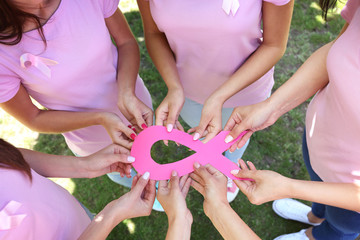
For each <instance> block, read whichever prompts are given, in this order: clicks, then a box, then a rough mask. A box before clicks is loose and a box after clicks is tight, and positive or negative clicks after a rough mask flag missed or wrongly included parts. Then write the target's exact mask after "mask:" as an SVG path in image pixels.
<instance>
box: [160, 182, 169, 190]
mask: <svg viewBox="0 0 360 240" xmlns="http://www.w3.org/2000/svg"><path fill="white" fill-rule="evenodd" d="M158 188H159V190H161V189H167V188H168V181H167V180H160V181H159V185H158Z"/></svg>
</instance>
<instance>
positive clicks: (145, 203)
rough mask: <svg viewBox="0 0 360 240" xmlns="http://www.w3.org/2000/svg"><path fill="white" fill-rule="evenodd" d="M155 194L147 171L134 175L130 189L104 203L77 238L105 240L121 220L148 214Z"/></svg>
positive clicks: (153, 184)
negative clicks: (140, 174)
mask: <svg viewBox="0 0 360 240" xmlns="http://www.w3.org/2000/svg"><path fill="white" fill-rule="evenodd" d="M155 195H156V192H155V181H154V180H149V173H145V174H144V175H142V176H141V177H140V176H135V177H134V179H133V183H132V187H131V191H130V192H128V193H126V194H125V195H123V196H122V197H120V198H119V199H117V200H114V201H112V202H110V203H109V204H108V205H106V207H105V208H104V209H103V210H102V211H101V212H100V213H99V214H97V215H96V216H95V218H94V220H93V221H92V222H91V223H90V225H89V226H88V227H87V228H86V229H85V231H84V232H83V233H82V234H81V236H80V237H79V240H101V239H104V240H105V239H106V238H107V236H108V235H109V233H110V232H111V230H112V229H113V228H114V227H116V225H118V224H119V223H120V222H121V221H123V220H125V219H128V218H135V217H141V216H149V215H150V213H151V208H152V206H153V204H154V200H155ZM124 238H126V237H124Z"/></svg>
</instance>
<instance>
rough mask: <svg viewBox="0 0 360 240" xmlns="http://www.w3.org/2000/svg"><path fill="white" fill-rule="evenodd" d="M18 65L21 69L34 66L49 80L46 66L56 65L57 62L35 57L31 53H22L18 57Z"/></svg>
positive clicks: (48, 69)
mask: <svg viewBox="0 0 360 240" xmlns="http://www.w3.org/2000/svg"><path fill="white" fill-rule="evenodd" d="M20 64H21V67H23V68H29V67H31V66H34V67H36V68H37V69H39V70H40V71H41V72H42V73H43V74H45V75H46V76H47V77H48V78H50V77H51V70H50V68H49V67H48V66H54V65H56V64H58V62H57V61H54V60H51V59H48V58H43V57H39V56H35V55H33V54H31V53H24V54H23V55H21V56H20Z"/></svg>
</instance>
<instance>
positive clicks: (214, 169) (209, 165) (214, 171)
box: [204, 164, 222, 175]
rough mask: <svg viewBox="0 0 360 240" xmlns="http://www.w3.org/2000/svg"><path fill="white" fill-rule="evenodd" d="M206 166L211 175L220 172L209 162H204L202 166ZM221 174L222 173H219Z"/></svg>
mask: <svg viewBox="0 0 360 240" xmlns="http://www.w3.org/2000/svg"><path fill="white" fill-rule="evenodd" d="M204 167H205V168H206V170H207V171H208V172H209V173H210V174H211V175H215V174H218V173H221V172H220V171H219V170H217V169H216V168H214V167H213V166H212V165H211V164H206V165H205V166H204ZM221 174H222V173H221Z"/></svg>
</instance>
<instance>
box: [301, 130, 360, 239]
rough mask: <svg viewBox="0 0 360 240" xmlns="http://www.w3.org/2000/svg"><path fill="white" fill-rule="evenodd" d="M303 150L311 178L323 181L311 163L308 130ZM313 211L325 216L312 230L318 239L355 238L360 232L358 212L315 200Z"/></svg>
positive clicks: (304, 137) (304, 136)
mask: <svg viewBox="0 0 360 240" xmlns="http://www.w3.org/2000/svg"><path fill="white" fill-rule="evenodd" d="M302 151H303V158H304V162H305V165H306V168H307V171H308V173H309V175H310V178H311V180H312V181H319V182H322V180H321V178H320V177H319V176H318V175H317V174H316V173H315V172H314V170H313V169H312V167H311V164H310V157H309V151H308V147H307V143H306V131H304V135H303V144H302ZM311 211H312V213H313V214H314V215H315V216H316V217H318V218H325V220H324V221H323V222H322V223H321V224H320V225H319V226H316V227H314V228H313V230H312V234H313V236H314V238H315V239H317V240H350V239H351V240H353V239H355V238H356V237H357V236H358V235H359V233H360V214H359V213H357V212H354V211H350V210H346V209H342V208H337V207H332V206H328V205H324V204H320V203H315V202H314V203H313V204H312V209H311Z"/></svg>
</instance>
